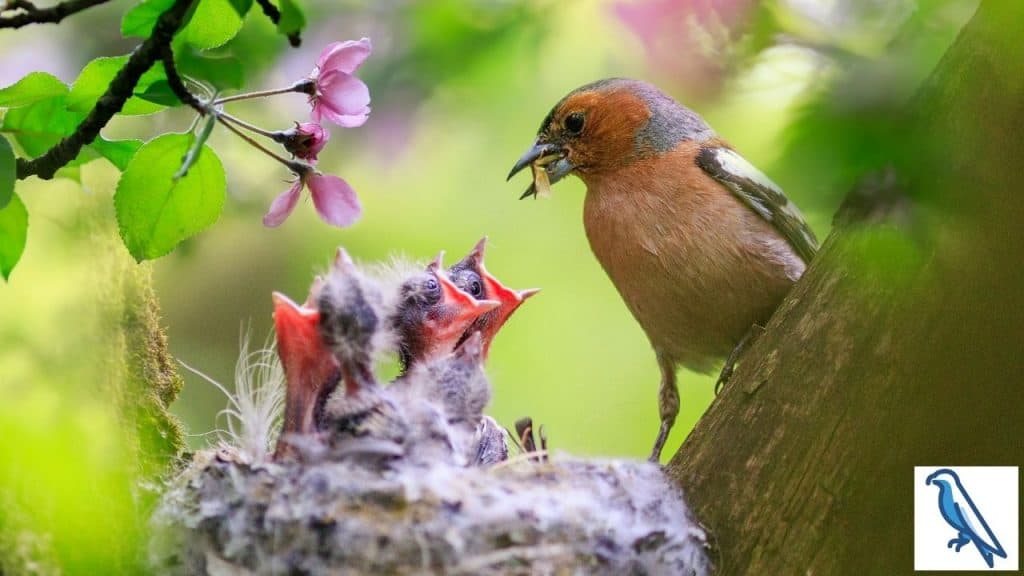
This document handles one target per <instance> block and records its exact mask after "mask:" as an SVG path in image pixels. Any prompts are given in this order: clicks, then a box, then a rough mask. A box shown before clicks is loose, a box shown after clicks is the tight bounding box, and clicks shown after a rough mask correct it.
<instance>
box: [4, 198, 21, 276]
mask: <svg viewBox="0 0 1024 576" xmlns="http://www.w3.org/2000/svg"><path fill="white" fill-rule="evenodd" d="M27 236H28V211H27V210H25V205H24V204H22V203H21V198H18V195H17V194H15V195H13V196H11V200H10V202H8V203H7V206H5V207H4V208H3V209H2V210H0V274H3V276H4V280H9V279H10V278H11V271H12V270H14V266H15V265H17V264H18V260H20V259H21V253H22V252H24V251H25V238H26V237H27Z"/></svg>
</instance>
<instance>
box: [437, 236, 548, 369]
mask: <svg viewBox="0 0 1024 576" xmlns="http://www.w3.org/2000/svg"><path fill="white" fill-rule="evenodd" d="M486 248H487V237H486V236H485V237H483V238H481V239H480V241H479V242H477V243H476V246H474V247H473V250H472V251H470V253H469V254H467V255H466V257H465V258H463V259H462V261H460V262H459V263H458V264H456V265H455V266H453V268H454V267H459V266H463V267H466V268H469V269H470V270H472V271H473V272H475V273H476V274H477V275H478V276H479V277H480V280H481V281H482V282H483V295H484V298H487V299H488V300H495V301H497V302H498V303H499V305H498V307H497V308H495V309H494V310H492V311H490V312H487V313H486V314H484V315H483V316H481V317H480V319H479V320H478V321H477V322H476V323H475V324H473V326H472V327H471V328H470V331H474V332H475V331H477V330H479V331H480V332H481V336H482V337H483V354H484V357H485V358H486V357H487V354H488V352H489V351H490V348H491V342H492V341H493V340H494V337H495V336H496V335H497V334H498V331H499V330H501V327H502V326H504V325H505V322H507V321H508V319H509V317H510V316H512V313H513V312H515V311H516V310H517V309H518V308H519V306H521V305H522V303H523V302H525V301H526V300H527V299H528V298H530V297H531V296H533V295H534V294H536V293H538V292H540V288H529V289H526V290H513V289H511V288H508V287H506V286H505V285H504V284H502V283H501V282H500V281H499V280H498V279H497V278H496V277H494V276H493V275H492V274H491V273H490V272H488V271H487V268H486V267H485V266H484V251H485V250H486ZM468 335H469V331H467V332H466V334H465V335H464V336H463V339H465V338H466V337H467V336H468Z"/></svg>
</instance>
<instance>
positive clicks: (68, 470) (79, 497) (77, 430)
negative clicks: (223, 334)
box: [0, 196, 185, 574]
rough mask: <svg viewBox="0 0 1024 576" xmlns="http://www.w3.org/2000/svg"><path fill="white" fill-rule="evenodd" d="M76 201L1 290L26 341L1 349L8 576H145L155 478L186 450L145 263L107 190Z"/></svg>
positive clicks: (0, 553)
mask: <svg viewBox="0 0 1024 576" xmlns="http://www.w3.org/2000/svg"><path fill="white" fill-rule="evenodd" d="M79 210H80V212H79V214H77V216H76V218H75V220H74V221H73V222H71V223H58V224H57V225H56V226H54V227H53V229H52V230H47V231H46V232H47V233H48V234H45V235H44V234H42V233H40V236H38V237H34V238H33V239H32V240H33V242H36V245H37V246H39V247H40V249H39V252H38V253H37V254H43V255H45V256H46V258H45V262H42V261H41V260H43V259H42V258H37V260H36V261H35V262H31V263H29V264H26V266H32V265H35V266H36V267H37V269H36V270H35V271H33V272H32V273H31V274H32V276H31V277H32V278H33V279H36V281H37V282H38V284H36V285H35V286H32V285H27V284H22V285H21V286H20V287H19V290H18V291H16V292H9V294H12V296H11V298H12V299H13V300H12V301H9V302H8V304H11V305H13V306H17V307H18V308H19V310H20V314H21V316H22V317H24V318H26V320H25V321H24V322H23V323H22V324H21V325H20V326H14V327H7V330H8V332H9V334H7V336H8V338H11V337H13V338H14V339H15V342H19V341H20V342H23V343H24V344H23V345H22V346H20V348H19V347H15V348H13V349H11V350H5V351H3V352H0V361H4V362H7V361H9V362H10V363H11V364H10V365H11V366H14V367H16V368H20V370H18V369H16V370H15V371H14V374H13V375H11V374H8V377H9V378H13V381H8V382H2V383H0V384H5V385H7V387H6V388H5V391H6V393H5V406H4V409H3V411H2V412H0V434H2V435H4V437H5V438H4V442H2V443H0V573H2V574H46V573H132V572H140V571H144V570H145V567H144V547H145V543H146V539H147V538H146V526H147V524H148V519H149V516H150V514H151V512H152V508H153V506H154V504H155V499H156V497H157V496H158V489H159V488H160V486H161V485H162V482H161V479H162V477H163V476H165V475H166V473H167V472H168V470H169V468H170V467H171V466H173V465H174V464H175V462H176V460H177V458H178V457H179V455H180V454H181V452H182V451H183V449H184V446H185V444H184V434H183V430H182V428H181V426H180V424H179V423H178V421H177V420H176V419H175V418H174V417H173V416H172V415H171V414H170V413H169V412H168V406H169V405H170V403H171V402H172V401H173V400H174V398H175V397H176V396H177V394H178V391H179V390H180V389H181V386H182V380H181V378H180V377H179V375H178V374H177V372H176V370H175V367H174V364H173V362H172V359H171V357H170V355H169V353H168V349H167V342H166V338H165V335H164V333H163V330H162V328H161V326H160V308H159V304H158V302H157V299H156V296H155V294H154V292H153V288H152V282H151V270H150V266H149V265H145V264H144V265H139V264H136V263H135V262H134V261H133V260H132V258H131V257H130V256H129V255H128V253H127V251H126V250H125V249H124V247H123V246H122V245H121V242H120V239H119V238H118V236H117V232H116V230H115V226H114V222H113V214H112V210H111V208H110V204H109V198H104V197H102V196H93V197H88V198H86V199H85V200H83V201H82V206H81V207H80V208H79ZM40 279H41V280H40ZM15 281H19V282H26V280H24V279H22V278H18V279H16V280H15ZM33 292H37V293H38V294H42V295H45V296H42V297H40V296H37V295H36V294H33ZM26 359H27V360H28V361H27V362H26ZM40 398H42V399H44V403H43V404H40ZM40 406H42V408H40Z"/></svg>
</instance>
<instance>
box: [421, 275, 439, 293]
mask: <svg viewBox="0 0 1024 576" xmlns="http://www.w3.org/2000/svg"><path fill="white" fill-rule="evenodd" d="M423 287H424V288H425V289H426V290H427V291H428V292H436V291H437V288H438V285H437V279H436V278H427V280H426V282H424V283H423Z"/></svg>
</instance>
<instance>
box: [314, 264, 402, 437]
mask: <svg viewBox="0 0 1024 576" xmlns="http://www.w3.org/2000/svg"><path fill="white" fill-rule="evenodd" d="M316 302H317V308H318V310H319V313H320V323H319V335H320V339H321V340H322V341H323V343H324V345H325V346H326V347H327V349H328V350H330V351H331V354H332V355H333V356H334V358H335V359H336V360H337V362H338V366H339V371H340V374H341V385H340V386H338V389H337V390H335V391H334V392H333V393H331V394H330V396H328V397H327V398H326V402H325V404H324V406H323V410H322V415H321V416H320V418H319V420H320V422H319V423H318V424H319V428H321V429H323V430H325V431H326V432H327V436H328V441H329V444H331V446H332V452H333V453H334V454H335V455H348V454H354V453H359V454H370V455H375V456H376V455H379V456H401V455H402V454H403V448H402V445H403V444H404V443H405V441H406V438H407V437H408V435H409V432H410V430H409V424H408V422H407V421H406V419H405V418H404V416H403V414H402V413H401V411H400V410H399V409H398V407H397V406H396V405H395V403H394V401H393V400H392V399H391V398H390V397H389V395H388V394H386V393H385V390H384V389H383V388H381V387H380V385H379V384H378V383H377V379H376V377H375V376H374V373H373V363H374V358H375V357H376V355H377V353H378V352H379V350H380V349H381V347H382V345H383V343H384V342H385V340H384V338H386V332H387V330H386V329H385V327H384V325H383V324H384V322H383V318H386V317H388V316H389V315H391V314H393V313H394V312H392V310H393V307H394V304H393V303H392V302H389V301H388V300H387V299H386V298H385V297H384V294H383V293H382V291H381V289H380V287H379V286H378V285H377V284H376V282H374V281H373V280H372V279H370V278H368V277H366V276H364V275H363V274H361V273H360V272H359V270H357V269H356V267H355V264H354V263H353V262H352V259H351V258H350V257H349V255H348V253H347V252H345V250H344V249H343V248H338V254H337V256H336V257H335V259H334V264H333V265H332V266H331V272H330V275H329V276H328V277H327V279H326V280H325V281H324V282H323V284H322V286H321V287H320V290H319V294H318V295H317V296H316Z"/></svg>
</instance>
